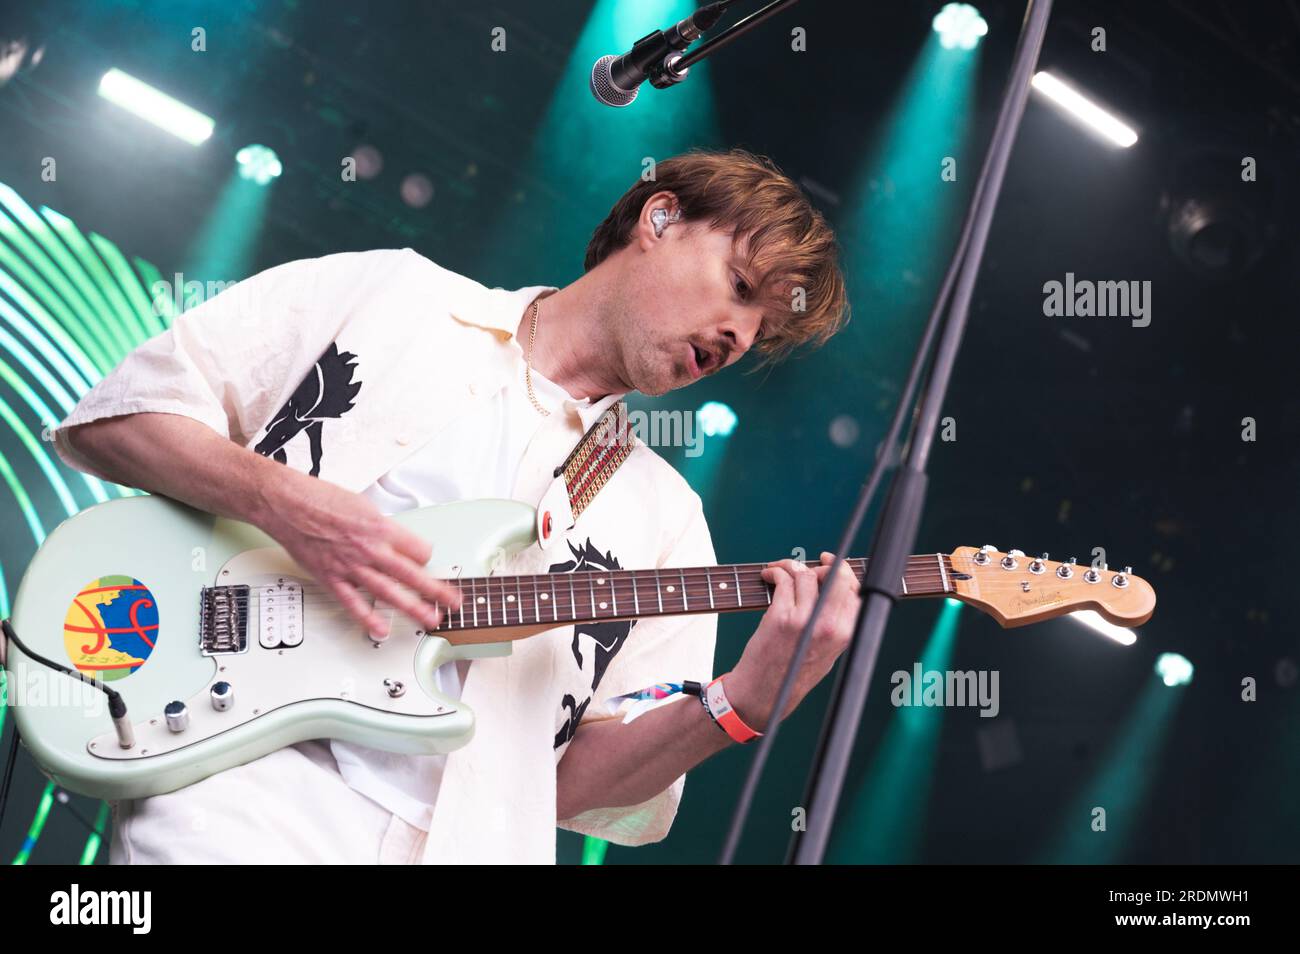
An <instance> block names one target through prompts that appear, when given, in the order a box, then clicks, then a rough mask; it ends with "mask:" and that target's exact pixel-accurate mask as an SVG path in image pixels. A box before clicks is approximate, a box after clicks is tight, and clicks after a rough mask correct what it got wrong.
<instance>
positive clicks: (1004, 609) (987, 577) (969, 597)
mask: <svg viewBox="0 0 1300 954" xmlns="http://www.w3.org/2000/svg"><path fill="white" fill-rule="evenodd" d="M1046 557H1047V554H1045V553H1044V554H1043V556H1042V557H1027V556H1025V555H1024V554H1023V553H1022V552H1020V551H1019V550H1011V551H1009V552H1007V553H1003V552H1001V551H999V550H995V549H993V548H992V547H989V546H986V547H958V548H957V549H956V550H954V551H953V552H952V554H951V555H950V557H949V559H950V560H951V561H952V568H953V571H954V573H953V580H952V585H953V587H954V588H955V590H956V592H955V593H953V594H952V595H953V596H954V597H955V598H956V599H959V600H962V601H963V602H965V603H969V604H971V605H972V606H975V607H977V608H979V609H981V610H983V611H984V612H986V613H988V614H989V615H990V616H992V617H993V618H994V619H996V620H997V621H998V623H999V624H1001V625H1002V626H1004V627H1006V628H1010V627H1012V626H1024V625H1025V624H1026V623H1037V622H1039V621H1040V620H1045V619H1052V618H1053V617H1056V616H1064V615H1066V614H1067V613H1073V612H1075V611H1076V610H1096V611H1097V612H1098V613H1099V614H1101V616H1102V617H1104V618H1105V619H1107V620H1109V621H1110V622H1112V623H1114V624H1115V625H1117V626H1140V625H1142V624H1143V623H1145V622H1146V621H1147V620H1149V619H1150V618H1151V614H1152V613H1153V612H1155V608H1156V593H1155V590H1153V589H1152V588H1151V584H1150V583H1148V582H1147V581H1146V580H1144V579H1142V578H1141V577H1140V576H1134V575H1133V573H1132V572H1131V568H1130V567H1125V568H1124V569H1123V570H1121V571H1117V570H1110V569H1105V568H1104V566H1105V565H1104V564H1103V568H1101V569H1093V568H1092V567H1090V566H1087V565H1083V566H1080V565H1078V564H1075V563H1059V562H1057V561H1055V560H1048V559H1046ZM963 577H964V579H963Z"/></svg>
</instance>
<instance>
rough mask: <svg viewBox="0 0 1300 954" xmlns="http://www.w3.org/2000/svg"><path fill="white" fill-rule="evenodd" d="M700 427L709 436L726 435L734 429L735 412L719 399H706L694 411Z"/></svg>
mask: <svg viewBox="0 0 1300 954" xmlns="http://www.w3.org/2000/svg"><path fill="white" fill-rule="evenodd" d="M695 416H696V417H698V418H699V419H700V428H701V429H702V430H703V431H704V433H705V434H706V435H707V436H709V437H726V436H727V435H728V434H730V433H731V432H732V431H734V430H735V429H736V412H735V411H733V410H732V409H731V408H729V407H727V405H725V404H723V403H722V402H721V401H706V402H705V403H704V404H702V405H700V409H699V410H698V411H696V412H695Z"/></svg>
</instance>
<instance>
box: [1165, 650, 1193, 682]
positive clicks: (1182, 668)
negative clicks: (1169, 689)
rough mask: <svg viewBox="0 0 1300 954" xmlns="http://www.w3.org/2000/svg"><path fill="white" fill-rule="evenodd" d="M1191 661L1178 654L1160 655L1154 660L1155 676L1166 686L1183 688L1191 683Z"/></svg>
mask: <svg viewBox="0 0 1300 954" xmlns="http://www.w3.org/2000/svg"><path fill="white" fill-rule="evenodd" d="M1193 668H1194V667H1193V666H1192V663H1191V661H1190V660H1189V659H1188V658H1187V657H1186V656H1182V655H1179V654H1178V653H1161V654H1160V658H1159V659H1157V660H1156V675H1158V676H1159V677H1160V678H1161V680H1162V681H1163V682H1164V684H1165V685H1166V686H1185V685H1187V684H1188V683H1189V682H1191V681H1192V672H1193Z"/></svg>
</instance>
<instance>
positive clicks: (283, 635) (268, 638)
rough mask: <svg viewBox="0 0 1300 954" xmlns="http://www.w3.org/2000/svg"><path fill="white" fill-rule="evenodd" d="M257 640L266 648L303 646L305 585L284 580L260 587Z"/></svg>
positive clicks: (258, 589) (258, 593)
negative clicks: (303, 586) (303, 590)
mask: <svg viewBox="0 0 1300 954" xmlns="http://www.w3.org/2000/svg"><path fill="white" fill-rule="evenodd" d="M257 621H258V630H257V642H258V645H260V646H261V647H262V648H263V649H292V648H293V647H294V646H301V645H302V630H303V625H302V584H301V583H292V582H287V581H284V580H281V581H280V582H278V583H274V584H271V585H269V586H259V587H258V588H257Z"/></svg>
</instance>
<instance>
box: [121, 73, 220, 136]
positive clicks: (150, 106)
mask: <svg viewBox="0 0 1300 954" xmlns="http://www.w3.org/2000/svg"><path fill="white" fill-rule="evenodd" d="M99 95H100V96H102V97H104V98H105V99H106V100H108V101H109V102H110V103H112V104H114V105H115V106H120V107H122V108H123V109H125V110H126V111H127V112H128V113H133V114H134V115H136V116H139V117H140V118H141V119H143V120H145V121H146V122H150V123H153V124H154V125H155V126H157V127H158V128H159V129H162V130H165V131H166V132H169V133H171V134H172V135H173V136H176V137H177V138H179V139H183V140H185V141H186V142H187V143H189V144H190V145H191V146H197V145H199V143H202V142H205V141H207V140H208V139H209V138H210V137H211V136H212V129H213V127H214V126H215V125H216V123H215V122H213V120H212V119H210V118H209V117H207V116H204V115H203V114H202V113H201V112H199V111H198V110H196V109H191V108H190V107H189V106H186V105H185V104H184V103H182V102H181V101H180V100H178V99H173V98H172V97H170V96H168V95H167V94H166V93H164V92H163V91H162V90H158V89H154V88H153V87H152V86H150V85H149V84H148V83H145V82H142V81H141V80H138V79H136V78H135V77H134V76H131V75H129V74H127V73H123V72H122V71H121V70H119V69H111V70H109V71H108V72H107V73H105V74H104V76H103V78H102V79H100V81H99Z"/></svg>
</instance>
